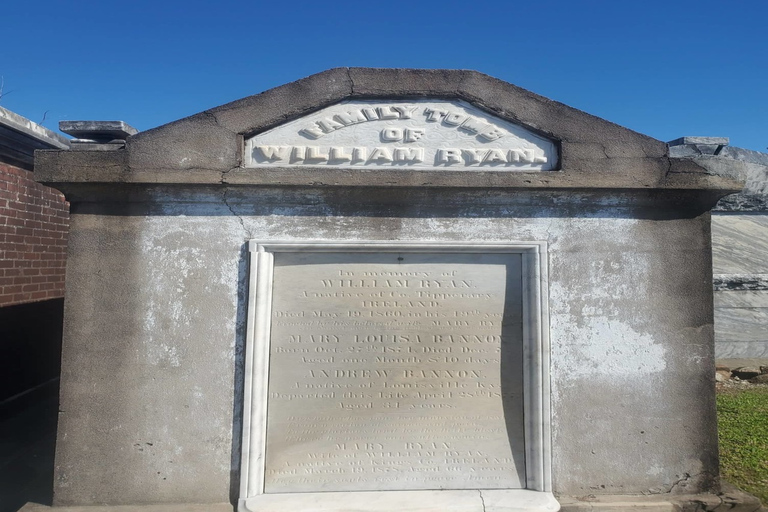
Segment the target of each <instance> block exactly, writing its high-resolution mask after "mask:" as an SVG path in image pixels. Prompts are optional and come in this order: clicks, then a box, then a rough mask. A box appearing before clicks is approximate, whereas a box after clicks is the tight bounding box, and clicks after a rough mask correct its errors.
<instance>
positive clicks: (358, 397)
mask: <svg viewBox="0 0 768 512" xmlns="http://www.w3.org/2000/svg"><path fill="white" fill-rule="evenodd" d="M520 258H521V257H520V255H519V254H489V255H486V254H401V253H384V254H376V253H369V254H345V253H324V254H311V253H283V254H278V255H276V257H275V266H274V281H273V297H272V331H271V335H270V375H269V394H268V405H267V443H266V473H265V488H264V489H265V492H268V493H270V492H311V491H353V490H354V491H363V490H396V489H400V490H411V489H464V488H466V487H467V486H468V485H470V486H472V487H477V488H480V489H502V488H520V487H524V482H525V473H524V469H525V439H524V430H523V389H522V369H523V366H522V358H523V348H522V303H521V263H520Z"/></svg>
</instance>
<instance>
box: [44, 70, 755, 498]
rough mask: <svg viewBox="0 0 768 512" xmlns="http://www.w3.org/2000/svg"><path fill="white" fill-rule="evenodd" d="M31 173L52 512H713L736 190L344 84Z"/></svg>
mask: <svg viewBox="0 0 768 512" xmlns="http://www.w3.org/2000/svg"><path fill="white" fill-rule="evenodd" d="M85 138H86V139H88V140H91V141H93V140H96V139H97V138H96V137H85ZM36 175H37V176H38V178H39V179H40V180H41V181H43V182H45V183H47V184H50V185H51V186H55V187H57V188H59V189H60V190H62V191H63V192H64V193H65V194H66V196H67V199H68V200H69V201H70V203H71V205H72V215H71V219H72V220H71V232H70V242H69V259H68V263H67V283H66V287H67V290H66V294H67V295H66V310H65V316H66V320H65V336H64V349H63V362H62V382H61V410H62V412H61V415H60V421H59V437H58V439H59V441H58V445H57V468H56V471H57V474H56V484H55V485H56V494H55V502H56V503H55V504H56V505H57V506H66V505H92V504H108V505H123V504H130V505H145V504H146V505H150V504H158V503H175V504H184V503H190V504H191V503H210V504H215V503H219V504H222V503H232V504H233V506H235V507H236V508H237V510H241V511H258V510H269V511H278V510H286V511H287V510H312V511H328V512H330V511H334V510H360V511H379V510H380V511H391V510H402V511H426V510H434V509H440V510H455V511H480V510H484V511H486V512H490V511H497V512H498V511H502V510H503V511H509V512H511V511H524V510H529V511H533V510H542V511H544V510H546V511H555V510H557V509H558V508H559V504H558V498H560V499H561V501H562V500H563V499H565V500H566V501H567V498H568V497H569V496H585V495H596V496H599V495H617V494H618V495H649V494H653V495H663V496H673V495H678V494H702V493H708V492H713V491H716V490H717V465H718V458H717V435H716V423H715V408H714V382H713V377H712V376H713V374H714V353H713V329H712V316H713V308H712V282H711V271H712V263H711V262H712V257H711V247H710V214H709V210H710V208H711V207H712V206H713V205H714V204H715V203H716V202H717V201H718V200H719V199H720V198H721V197H723V196H724V195H726V194H729V193H733V192H735V191H737V190H739V189H740V187H741V183H739V182H738V181H735V180H733V179H732V178H729V177H728V176H721V175H718V174H716V173H713V172H710V171H709V170H707V169H705V168H703V167H701V166H700V165H698V164H697V163H696V162H695V161H693V160H691V159H677V158H672V157H670V155H669V149H668V147H667V145H666V144H665V143H663V142H660V141H657V140H654V139H652V138H650V137H647V136H644V135H641V134H638V133H635V132H632V131H630V130H628V129H626V128H623V127H620V126H617V125H615V124H612V123H610V122H607V121H604V120H602V119H599V118H596V117H593V116H590V115H588V114H586V113H583V112H580V111H578V110H575V109H573V108H570V107H568V106H565V105H563V104H560V103H557V102H554V101H551V100H549V99H546V98H543V97H541V96H538V95H535V94H533V93H530V92H528V91H525V90H522V89H520V88H518V87H515V86H513V85H511V84H507V83H504V82H501V81H499V80H496V79H493V78H491V77H488V76H486V75H482V74H480V73H477V72H473V71H453V70H396V69H365V68H344V69H334V70H329V71H326V72H323V73H320V74H317V75H313V76H311V77H308V78H305V79H303V80H299V81H297V82H294V83H291V84H287V85H284V86H281V87H278V88H276V89H272V90H270V91H266V92H264V93H261V94H258V95H256V96H252V97H249V98H245V99H242V100H239V101H236V102H233V103H231V104H228V105H224V106H221V107H217V108H213V109H210V110H208V111H205V112H202V113H200V114H197V115H194V116H192V117H189V118H186V119H182V120H179V121H176V122H173V123H170V124H168V125H165V126H161V127H158V128H155V129H153V130H149V131H146V132H140V133H137V134H134V135H130V134H126V138H125V141H124V143H122V142H121V141H117V142H116V141H114V140H110V141H109V142H106V141H105V142H103V143H99V142H98V141H97V142H88V143H85V144H83V146H82V148H78V144H77V143H75V144H73V149H72V150H71V151H40V152H38V153H37V155H36ZM670 499H671V498H670ZM574 510H575V509H574Z"/></svg>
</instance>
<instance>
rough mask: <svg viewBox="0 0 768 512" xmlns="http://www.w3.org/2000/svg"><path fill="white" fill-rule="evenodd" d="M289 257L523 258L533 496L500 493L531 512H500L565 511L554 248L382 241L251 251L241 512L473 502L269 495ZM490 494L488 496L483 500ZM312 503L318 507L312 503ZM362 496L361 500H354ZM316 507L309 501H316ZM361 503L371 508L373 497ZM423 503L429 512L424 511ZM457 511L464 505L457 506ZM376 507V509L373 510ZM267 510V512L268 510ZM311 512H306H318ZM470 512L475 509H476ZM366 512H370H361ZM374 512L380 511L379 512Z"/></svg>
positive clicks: (260, 245) (253, 247) (275, 245)
mask: <svg viewBox="0 0 768 512" xmlns="http://www.w3.org/2000/svg"><path fill="white" fill-rule="evenodd" d="M281 252H333V253H338V252H343V253H356V252H357V253H371V252H379V253H380V252H405V253H408V252H411V253H456V254H458V253H497V254H498V253H510V254H520V255H521V256H522V274H523V275H522V294H523V393H524V405H523V414H524V425H525V454H526V461H525V473H526V488H525V489H509V490H495V491H493V493H494V495H495V496H497V498H498V499H499V500H500V501H501V502H508V503H514V502H517V503H520V504H521V505H523V504H526V505H525V506H524V508H516V506H515V505H512V506H511V508H508V507H507V506H503V507H502V508H501V509H499V510H502V509H503V510H510V511H511V510H548V511H551V510H558V508H559V505H557V501H556V500H555V499H554V497H553V496H552V480H551V478H552V477H551V460H552V446H551V412H550V343H549V313H548V294H547V289H548V278H547V244H546V242H539V241H535V242H498V243H474V242H418V243H411V242H401V241H392V242H381V241H357V242H351V241H302V242H295V241H259V240H251V241H250V243H249V253H250V262H249V264H250V268H249V272H250V274H249V288H248V290H249V291H248V309H247V320H246V321H247V329H246V349H245V369H244V374H245V375H244V376H245V379H244V380H245V382H244V405H243V432H242V445H241V453H242V455H241V466H240V500H239V504H238V510H239V511H255V510H296V507H297V506H305V505H307V504H308V503H309V502H311V503H312V506H311V508H310V509H311V510H318V511H319V510H333V507H334V503H343V502H345V501H347V500H348V499H358V498H356V497H355V496H357V495H367V496H369V497H370V498H373V496H372V495H373V494H376V495H377V496H378V497H379V499H378V501H379V503H378V505H377V506H379V507H380V506H381V505H382V504H381V502H380V497H381V496H383V497H384V499H385V500H386V496H392V497H393V499H394V498H396V499H397V500H402V499H404V498H403V496H406V497H407V498H406V501H409V502H411V503H413V505H414V507H413V508H408V509H404V508H399V509H400V510H414V511H416V510H426V508H424V506H427V508H429V509H430V510H432V509H431V507H429V506H428V504H429V503H432V505H434V499H435V498H434V496H435V495H436V494H435V493H438V494H437V495H439V496H440V497H441V499H443V498H444V499H447V500H448V501H447V502H446V503H451V500H452V498H451V496H449V495H455V498H457V499H458V498H460V497H462V496H465V495H466V494H467V493H468V492H471V491H472V489H467V490H444V491H431V490H418V491H360V492H318V493H282V494H277V493H275V494H265V493H264V478H265V454H266V436H267V432H266V428H267V405H268V378H269V344H270V329H271V313H272V311H271V307H272V285H273V270H274V257H275V254H276V253H281ZM488 492H489V491H486V490H483V491H482V492H481V493H479V494H480V495H482V494H483V493H488ZM310 495H311V499H309V498H310ZM351 495H354V496H351ZM308 499H309V501H308ZM359 501H360V502H361V503H368V502H370V500H368V499H366V498H365V496H363V497H362V499H359ZM419 503H423V504H424V506H422V505H419ZM454 503H456V502H454ZM371 506H372V507H373V505H371ZM265 507H266V508H265ZM310 509H304V508H302V510H310ZM468 509H474V507H472V506H470V507H469V508H468ZM360 510H365V509H364V508H361V509H360ZM371 510H378V509H377V508H375V507H374V508H371Z"/></svg>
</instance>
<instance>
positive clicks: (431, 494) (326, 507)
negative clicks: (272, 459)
mask: <svg viewBox="0 0 768 512" xmlns="http://www.w3.org/2000/svg"><path fill="white" fill-rule="evenodd" d="M559 509H560V505H559V504H558V503H557V500H556V499H555V497H554V496H553V495H552V494H551V493H548V492H538V491H529V490H526V489H511V490H509V489H503V490H498V489H490V490H459V491H454V490H451V491H370V492H311V493H295V494H262V495H260V496H255V497H252V498H247V499H244V500H241V502H240V507H238V510H239V511H240V512H288V511H295V510H301V511H304V512H340V511H345V512H346V511H349V512H352V511H355V512H392V511H393V510H397V511H398V512H523V511H525V512H534V511H541V512H556V511H557V510H559Z"/></svg>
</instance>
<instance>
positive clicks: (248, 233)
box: [221, 173, 253, 240]
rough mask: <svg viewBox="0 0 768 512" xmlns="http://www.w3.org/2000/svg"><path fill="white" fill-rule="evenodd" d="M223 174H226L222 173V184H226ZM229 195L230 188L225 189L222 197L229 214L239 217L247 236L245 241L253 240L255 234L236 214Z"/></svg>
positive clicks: (240, 217) (238, 218) (239, 217)
mask: <svg viewBox="0 0 768 512" xmlns="http://www.w3.org/2000/svg"><path fill="white" fill-rule="evenodd" d="M223 174H224V173H222V184H224V183H223V180H224V176H223ZM228 195H229V187H224V192H223V193H222V196H221V198H222V200H223V201H224V204H225V205H226V206H227V209H228V210H229V212H230V213H231V214H232V215H234V216H235V217H237V220H238V222H240V227H242V228H243V231H244V232H245V235H246V238H245V239H246V240H251V239H252V238H253V233H251V230H250V229H248V227H247V226H246V225H245V221H244V220H243V217H242V216H240V215H239V214H238V213H237V212H235V209H234V208H233V207H232V205H231V204H229V198H228Z"/></svg>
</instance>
